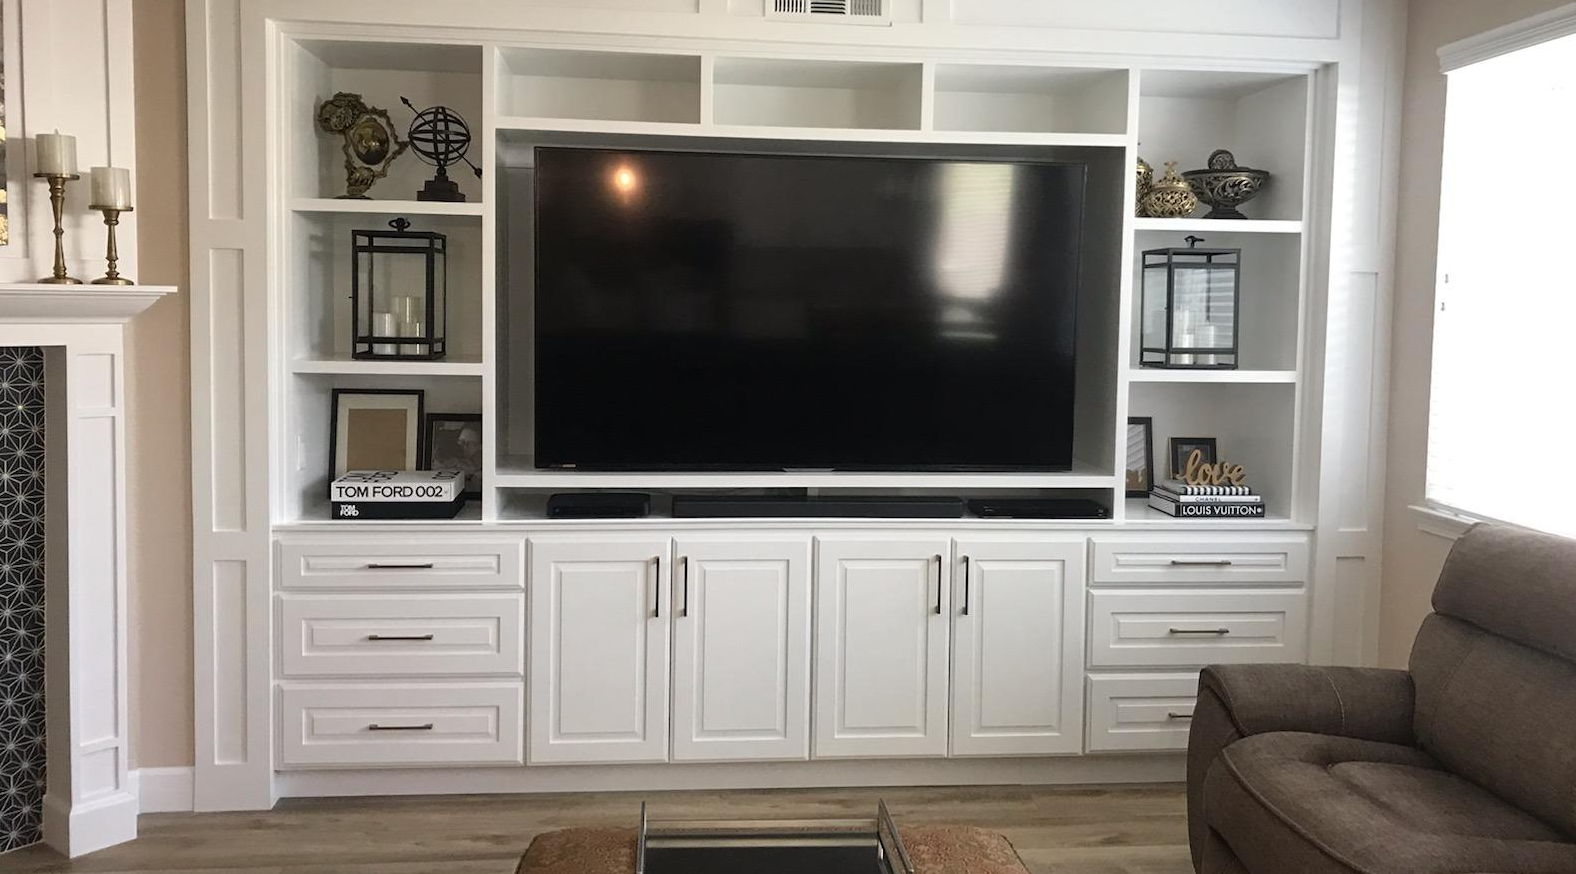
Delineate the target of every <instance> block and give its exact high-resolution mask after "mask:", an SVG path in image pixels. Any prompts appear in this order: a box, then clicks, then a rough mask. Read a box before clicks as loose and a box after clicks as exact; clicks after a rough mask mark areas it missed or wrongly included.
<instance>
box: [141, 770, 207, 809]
mask: <svg viewBox="0 0 1576 874" xmlns="http://www.w3.org/2000/svg"><path fill="white" fill-rule="evenodd" d="M192 771H193V769H192V767H191V766H190V765H186V766H182V767H177V768H138V769H137V770H135V771H132V772H131V780H132V784H131V785H132V787H133V791H134V792H135V793H136V795H137V802H138V805H137V806H138V812H139V813H190V812H191V810H192V777H193V775H192Z"/></svg>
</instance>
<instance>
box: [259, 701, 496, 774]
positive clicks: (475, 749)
mask: <svg viewBox="0 0 1576 874" xmlns="http://www.w3.org/2000/svg"><path fill="white" fill-rule="evenodd" d="M524 695H525V687H524V684H522V683H520V682H518V681H516V682H512V683H467V684H453V685H447V684H445V685H439V684H401V685H398V686H328V685H299V684H289V683H286V684H283V685H281V686H280V695H279V712H280V727H281V731H280V733H279V737H280V750H279V761H280V764H281V765H283V766H285V767H321V766H336V765H337V766H356V767H379V766H384V767H403V766H407V765H518V764H522V763H523V750H524V746H523V742H522V735H521V729H522V727H523V724H524V720H523V719H522V716H521V711H522V707H523V704H522V699H523V698H524Z"/></svg>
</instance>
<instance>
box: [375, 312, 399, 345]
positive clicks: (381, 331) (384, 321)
mask: <svg viewBox="0 0 1576 874" xmlns="http://www.w3.org/2000/svg"><path fill="white" fill-rule="evenodd" d="M372 336H374V337H397V336H399V329H398V328H397V327H395V323H394V314H393V313H373V314H372ZM372 354H374V355H398V354H399V346H398V345H396V344H394V343H373V344H372Z"/></svg>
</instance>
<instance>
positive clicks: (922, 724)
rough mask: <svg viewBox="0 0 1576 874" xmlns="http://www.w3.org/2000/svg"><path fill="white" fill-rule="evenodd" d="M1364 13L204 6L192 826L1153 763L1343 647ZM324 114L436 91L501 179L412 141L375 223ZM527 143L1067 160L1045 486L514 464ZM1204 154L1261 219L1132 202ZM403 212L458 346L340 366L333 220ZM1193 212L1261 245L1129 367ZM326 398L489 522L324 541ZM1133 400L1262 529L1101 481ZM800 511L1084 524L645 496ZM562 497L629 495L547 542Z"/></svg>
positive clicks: (1234, 5) (1381, 25)
mask: <svg viewBox="0 0 1576 874" xmlns="http://www.w3.org/2000/svg"><path fill="white" fill-rule="evenodd" d="M767 2H768V4H769V3H770V0H767ZM1392 6H1393V4H1391V3H1389V2H1379V0H1366V2H1365V0H1301V2H1296V3H1285V4H1259V3H1243V2H1227V0H1219V2H1206V3H1198V4H1188V5H1187V7H1186V8H1185V9H1183V8H1180V7H1178V6H1177V5H1176V4H1167V3H1161V2H1150V0H1129V2H1126V3H1119V2H1118V3H1106V4H1098V5H1096V4H1086V3H1076V2H1071V0H1067V2H1032V3H1031V2H1009V0H952V2H946V0H889V7H890V13H891V21H890V22H889V23H887V24H885V25H883V26H877V27H870V26H851V25H847V24H837V23H797V22H788V21H777V20H768V19H767V18H765V17H763V15H762V3H761V2H759V0H598V2H571V0H558V2H548V0H537V2H505V0H496V2H488V0H472V2H463V3H431V2H406V0H384V2H372V0H351V2H335V3H331V4H330V3H323V2H306V0H257V2H245V3H242V2H238V0H208V2H206V3H192V4H189V7H188V8H189V13H188V14H189V19H188V28H189V34H188V50H189V52H190V60H191V65H190V69H191V143H192V174H193V194H192V235H193V245H192V250H193V254H192V257H193V271H192V280H193V306H192V312H193V318H192V323H193V365H194V366H193V379H194V391H193V414H194V415H193V418H194V444H193V450H194V452H193V454H194V459H195V467H194V495H195V507H196V518H197V522H198V524H197V532H196V541H197V542H196V550H195V551H196V555H195V577H196V591H195V602H194V603H195V612H196V629H197V631H196V635H197V640H196V653H197V655H196V675H197V701H196V713H197V726H196V738H197V762H196V782H195V790H196V795H195V798H196V804H197V807H198V809H227V808H228V809H246V808H260V807H266V806H269V805H270V804H272V802H273V801H274V800H275V799H276V798H278V797H283V796H302V795H341V794H403V793H429V792H456V793H459V792H483V791H542V790H571V789H652V788H678V787H727V786H816V785H850V784H852V785H859V784H871V785H875V784H894V783H896V784H903V783H907V784H936V783H1002V782H1109V781H1124V780H1161V779H1176V778H1179V777H1180V775H1181V773H1182V756H1181V751H1182V750H1183V749H1184V748H1185V745H1186V738H1187V729H1188V716H1189V714H1190V712H1191V709H1192V698H1193V695H1194V692H1195V687H1196V684H1197V671H1198V669H1199V668H1200V667H1201V666H1203V665H1205V664H1210V663H1218V662H1315V663H1352V664H1357V663H1364V662H1371V661H1372V659H1373V658H1374V654H1375V647H1376V638H1375V621H1376V614H1377V609H1376V607H1377V594H1376V593H1377V588H1376V586H1377V555H1378V546H1379V542H1378V539H1379V529H1378V523H1377V520H1378V518H1379V507H1378V506H1377V505H1376V502H1377V497H1376V491H1377V490H1374V489H1371V488H1369V486H1368V483H1369V482H1370V481H1372V480H1373V479H1374V478H1376V477H1378V476H1379V475H1380V474H1381V473H1382V471H1381V470H1380V468H1379V467H1378V459H1380V458H1382V451H1383V436H1384V429H1383V422H1382V421H1376V420H1375V418H1374V417H1373V416H1372V415H1371V411H1372V410H1375V409H1383V407H1382V401H1383V398H1382V397H1380V396H1378V390H1377V389H1376V386H1377V385H1381V384H1382V382H1383V380H1382V376H1383V372H1384V367H1385V364H1384V362H1385V360H1386V356H1387V354H1388V353H1387V342H1386V341H1384V340H1383V339H1382V338H1383V337H1386V336H1387V335H1388V326H1387V323H1386V316H1385V315H1384V314H1385V313H1386V312H1387V310H1388V306H1387V303H1386V301H1387V297H1388V281H1389V279H1388V264H1387V263H1386V262H1385V260H1384V258H1385V257H1386V256H1385V255H1383V254H1382V253H1384V252H1386V251H1388V247H1387V246H1386V245H1385V243H1386V240H1387V238H1388V234H1389V231H1388V228H1389V224H1390V220H1389V194H1388V192H1389V191H1390V186H1391V183H1392V181H1393V169H1394V168H1393V157H1392V156H1393V152H1392V150H1391V146H1392V145H1393V130H1392V126H1391V124H1390V122H1391V119H1390V114H1391V110H1392V107H1388V106H1387V101H1388V100H1389V98H1390V97H1391V96H1392V87H1393V84H1394V77H1395V73H1394V71H1393V70H1392V69H1391V68H1390V67H1389V66H1388V65H1389V64H1391V63H1393V61H1391V60H1390V55H1391V53H1392V52H1393V49H1394V47H1395V45H1396V43H1397V40H1398V39H1399V36H1400V34H1399V27H1398V25H1397V21H1398V16H1399V14H1400V13H1399V12H1398V11H1396V10H1395V9H1393V8H1392ZM1195 7H1196V8H1195ZM1140 20H1142V23H1139V21H1140ZM339 91H350V92H356V93H359V94H361V95H363V96H364V98H365V99H366V101H367V102H368V103H369V104H372V105H375V106H379V107H384V108H387V109H389V110H390V111H391V113H394V114H396V115H398V113H395V110H397V109H400V108H401V107H400V98H401V97H402V96H403V97H408V98H409V99H410V100H411V101H412V102H413V103H414V104H415V105H417V106H429V105H433V104H443V105H446V106H449V107H452V108H453V109H455V110H457V111H458V112H459V113H461V114H462V115H463V116H464V117H465V118H466V119H467V120H468V121H469V122H470V124H471V126H472V129H473V131H474V132H475V135H476V141H477V145H478V146H479V149H477V150H475V151H473V155H475V156H476V157H477V158H478V161H477V163H478V164H479V166H480V167H481V168H482V169H483V173H482V178H480V179H477V178H473V177H472V176H471V175H470V174H469V173H461V174H458V175H457V176H456V178H457V180H458V181H459V184H460V186H461V188H462V189H463V190H464V191H465V193H466V195H467V200H466V202H464V203H438V202H418V201H416V200H414V199H413V198H414V192H415V190H416V189H417V188H418V187H419V186H420V185H421V182H422V180H424V179H425V178H426V177H427V176H428V175H430V168H429V167H427V166H426V165H424V164H421V163H419V162H418V161H416V160H414V159H413V157H412V158H408V159H402V160H400V161H396V162H395V163H394V164H393V165H392V169H391V173H390V175H389V177H388V178H387V179H384V180H382V181H380V182H379V183H378V184H377V185H376V186H375V187H374V188H373V189H372V191H371V197H372V198H373V199H371V200H344V199H336V197H335V195H337V194H339V193H341V192H342V191H343V185H344V175H343V174H344V169H343V155H342V153H341V151H340V143H339V141H338V140H336V139H334V138H331V137H328V136H325V135H323V134H321V133H320V132H319V131H318V130H317V129H316V127H315V125H314V110H315V108H316V107H317V105H318V104H319V103H320V102H321V101H323V100H325V99H326V98H329V97H331V96H332V95H333V94H334V93H335V92H339ZM538 145H617V146H627V147H640V148H707V149H713V150H718V151H728V150H734V151H768V150H775V151H794V152H801V153H812V154H834V155H885V156H925V157H943V158H948V157H960V158H967V157H973V156H982V155H989V156H993V157H1006V158H1011V159H1015V160H1037V159H1050V160H1060V159H1075V160H1077V161H1079V162H1083V163H1085V164H1087V166H1088V167H1089V168H1090V170H1089V172H1090V174H1091V176H1090V189H1089V190H1090V191H1091V192H1093V193H1095V194H1096V195H1098V196H1096V197H1092V199H1091V201H1090V203H1089V204H1088V225H1087V228H1086V233H1087V238H1086V242H1085V247H1084V282H1083V287H1082V290H1081V291H1080V299H1079V302H1078V305H1079V314H1078V356H1077V373H1078V384H1077V415H1076V425H1075V428H1076V430H1075V435H1074V450H1075V452H1074V454H1075V463H1074V465H1073V468H1072V469H1071V470H1070V471H1065V472H1032V473H996V472H993V473H958V472H915V473H902V472H873V473H872V472H867V473H861V472H661V473H640V472H595V471H576V470H549V469H538V468H537V467H536V466H535V465H534V463H533V460H532V458H531V457H530V452H531V446H532V440H531V427H532V424H531V423H532V419H531V410H530V406H529V401H530V385H531V380H532V378H533V374H532V364H531V354H530V352H531V348H530V344H531V337H532V334H531V331H530V312H529V309H528V308H526V307H521V306H519V305H517V304H512V303H511V302H512V301H517V300H518V298H519V295H517V294H512V293H511V290H518V288H519V285H520V283H522V282H526V281H528V280H527V279H522V278H521V277H519V276H510V275H508V273H509V272H508V271H507V270H506V269H505V265H506V264H507V259H506V258H505V254H506V253H507V251H508V250H509V247H512V246H523V245H529V244H530V234H529V232H528V224H529V221H530V218H531V215H530V204H529V203H525V204H522V203H519V202H517V200H518V199H515V200H511V198H509V197H508V196H507V195H508V192H509V190H510V188H509V184H508V183H509V180H518V179H520V178H521V177H522V175H523V176H528V175H529V174H530V172H531V166H532V155H533V152H532V149H533V147H535V146H538ZM1217 148H1229V149H1231V150H1233V151H1234V152H1235V153H1236V155H1237V157H1238V158H1239V159H1241V160H1242V161H1243V162H1244V163H1248V164H1251V165H1253V166H1255V167H1260V168H1263V169H1266V170H1269V171H1270V172H1271V173H1272V174H1273V184H1272V185H1271V186H1270V187H1269V188H1268V189H1267V191H1266V192H1265V194H1264V195H1263V196H1261V197H1260V198H1259V199H1258V200H1255V201H1253V202H1252V203H1250V204H1249V205H1248V206H1247V207H1245V208H1244V211H1246V212H1247V213H1248V214H1249V215H1250V216H1251V217H1252V218H1251V219H1249V220H1245V221H1209V220H1204V219H1196V218H1195V219H1153V218H1135V217H1134V215H1133V213H1134V210H1133V201H1134V197H1135V185H1136V183H1135V179H1134V173H1133V168H1134V165H1135V163H1136V161H1137V159H1138V158H1139V157H1140V156H1143V157H1144V158H1146V159H1148V160H1149V161H1150V162H1151V163H1153V164H1155V165H1156V166H1157V167H1161V166H1163V165H1162V162H1164V161H1173V160H1174V161H1178V162H1180V163H1181V165H1182V167H1181V169H1191V168H1193V167H1198V166H1203V163H1204V161H1205V159H1206V157H1207V156H1208V155H1209V154H1210V153H1211V152H1212V151H1213V150H1215V149H1217ZM1201 212H1202V211H1201ZM395 217H404V218H407V219H409V220H410V221H411V222H412V225H413V227H415V228H417V229H421V230H434V231H439V232H441V233H443V234H445V235H447V239H448V246H449V263H448V293H449V309H448V313H449V327H448V340H449V353H448V355H447V356H446V358H445V359H443V360H441V361H432V362H428V361H397V362H389V361H366V360H357V359H354V358H352V357H351V355H350V339H351V327H350V324H349V320H350V302H349V299H348V294H349V292H348V289H349V282H350V280H349V273H350V269H351V255H350V246H351V231H352V230H358V229H364V228H381V227H383V226H384V225H385V224H386V223H387V222H388V221H389V220H390V219H392V218H395ZM1189 234H1195V235H1197V236H1200V237H1204V238H1206V239H1207V240H1208V243H1209V245H1211V246H1219V247H1227V248H1236V249H1241V250H1242V262H1243V264H1244V272H1243V284H1242V288H1243V302H1242V308H1241V309H1242V326H1241V335H1242V349H1241V365H1240V368H1239V369H1236V370H1215V371H1203V370H1195V371H1189V370H1156V369H1146V368H1142V367H1140V366H1139V365H1138V342H1137V332H1138V321H1139V319H1138V310H1139V302H1138V297H1137V292H1136V287H1137V286H1136V280H1137V274H1138V264H1139V258H1140V253H1142V252H1143V251H1144V250H1147V249H1155V248H1163V247H1171V246H1182V245H1185V244H1184V243H1183V238H1184V237H1186V236H1188V235H1189ZM609 257H617V256H616V253H609ZM341 388H400V389H421V390H423V391H424V392H425V398H426V405H427V410H428V411H429V412H454V413H476V412H479V413H481V414H482V416H483V417H484V425H485V428H484V430H485V434H486V444H485V448H484V481H485V486H486V487H485V490H484V492H483V495H482V499H481V500H480V501H479V502H475V503H474V504H472V505H470V506H468V507H467V508H466V510H465V511H464V512H462V514H461V515H460V517H459V518H457V519H455V520H453V521H443V522H355V521H344V520H333V519H330V518H329V507H328V504H327V502H326V500H325V494H326V491H325V489H326V482H327V479H328V474H329V464H330V462H329V458H330V446H329V440H328V438H329V432H330V421H329V420H330V395H331V392H332V391H333V390H334V389H341ZM968 400H969V399H968V398H937V399H936V406H937V409H939V410H941V411H942V414H945V415H957V416H965V417H966V416H967V415H968V410H967V407H968ZM782 402H783V404H784V413H785V415H792V416H805V417H815V416H816V415H817V412H816V409H815V399H814V397H813V396H805V397H791V398H790V397H785V398H783V399H782ZM929 414H930V413H929V412H928V411H927V412H926V415H929ZM717 415H718V416H726V415H727V411H726V410H718V411H717ZM1130 416H1145V417H1151V418H1152V419H1153V423H1154V438H1155V446H1156V466H1157V468H1161V469H1163V468H1164V466H1165V464H1166V461H1165V457H1164V456H1165V452H1164V447H1165V444H1166V440H1167V438H1169V437H1174V436H1199V435H1210V436H1215V437H1218V438H1219V442H1220V445H1221V448H1222V454H1223V455H1226V456H1229V457H1230V458H1231V459H1232V460H1233V461H1236V462H1239V463H1241V464H1243V465H1244V466H1245V467H1246V468H1247V469H1248V470H1249V471H1250V472H1251V476H1252V479H1253V483H1254V485H1255V486H1256V487H1257V489H1258V490H1259V491H1260V492H1262V493H1263V495H1264V496H1265V499H1266V502H1267V505H1268V511H1269V512H1268V516H1267V517H1266V518H1263V519H1252V520H1247V519H1243V520H1197V519H1173V518H1171V517H1168V516H1165V515H1163V514H1160V513H1158V512H1157V511H1154V510H1150V509H1149V508H1148V507H1147V506H1146V504H1145V502H1144V501H1143V500H1142V499H1128V498H1126V497H1125V490H1126V489H1125V482H1124V476H1123V471H1124V463H1125V454H1126V451H1127V427H1126V425H1127V420H1128V418H1129V417H1130ZM922 420H923V417H917V419H916V421H922ZM827 424H828V426H829V427H830V426H833V425H835V423H827ZM652 426H653V424H652V423H647V422H634V421H632V422H630V424H629V427H631V428H635V429H639V428H644V427H652ZM656 426H657V427H667V428H704V427H706V423H705V422H693V421H685V422H668V423H658V424H657V425H656ZM782 489H792V490H806V491H805V493H806V494H821V495H851V494H860V495H872V494H874V495H949V496H963V497H1078V498H1088V499H1093V500H1095V501H1097V502H1100V503H1102V504H1104V505H1105V506H1107V507H1109V508H1110V510H1111V514H1110V518H1108V519H1101V520H1083V521H1072V520H1066V521H1058V520H1006V519H978V518H965V519H959V520H915V519H846V520H845V519H715V518H713V519H680V518H674V517H672V516H671V515H669V514H667V513H666V512H665V511H664V507H665V503H664V502H665V501H666V500H667V499H668V498H670V497H671V496H672V495H674V494H676V493H686V492H704V491H718V490H730V491H732V492H733V493H737V494H765V493H768V492H770V491H772V490H782ZM576 490H591V491H595V490H618V491H637V492H647V493H651V494H653V495H655V496H656V501H655V504H656V509H657V512H656V513H654V514H653V515H652V516H650V517H648V518H643V519H632V520H562V519H549V518H548V517H547V516H546V513H545V502H546V499H547V497H548V496H549V495H550V494H553V493H558V492H566V491H576Z"/></svg>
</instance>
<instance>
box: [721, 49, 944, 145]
mask: <svg viewBox="0 0 1576 874" xmlns="http://www.w3.org/2000/svg"><path fill="white" fill-rule="evenodd" d="M921 70H922V68H921V66H920V65H919V64H914V63H876V62H866V61H834V60H801V59H787V58H718V59H717V61H716V65H715V75H714V78H713V83H714V84H713V88H712V93H713V108H712V112H713V117H714V120H715V121H716V123H717V124H720V125H753V126H764V127H805V128H840V129H848V130H859V129H875V130H881V129H892V130H918V129H919V127H920V103H921V100H920V90H921V83H922V81H923V76H922V75H921Z"/></svg>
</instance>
